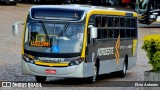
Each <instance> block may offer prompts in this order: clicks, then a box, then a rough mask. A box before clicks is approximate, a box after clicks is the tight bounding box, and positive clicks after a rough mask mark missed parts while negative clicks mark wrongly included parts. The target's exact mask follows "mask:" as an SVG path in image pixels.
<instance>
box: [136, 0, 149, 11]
mask: <svg viewBox="0 0 160 90" xmlns="http://www.w3.org/2000/svg"><path fill="white" fill-rule="evenodd" d="M148 4H149V0H137V1H136V12H137V13H139V14H144V13H146V12H147V8H148Z"/></svg>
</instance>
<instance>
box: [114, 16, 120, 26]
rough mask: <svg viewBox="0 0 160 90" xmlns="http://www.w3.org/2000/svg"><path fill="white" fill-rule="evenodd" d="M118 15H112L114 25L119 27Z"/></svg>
mask: <svg viewBox="0 0 160 90" xmlns="http://www.w3.org/2000/svg"><path fill="white" fill-rule="evenodd" d="M119 26H120V25H119V17H114V27H119Z"/></svg>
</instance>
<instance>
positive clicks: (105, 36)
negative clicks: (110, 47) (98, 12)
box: [102, 29, 108, 39]
mask: <svg viewBox="0 0 160 90" xmlns="http://www.w3.org/2000/svg"><path fill="white" fill-rule="evenodd" d="M107 31H108V30H107V29H102V36H103V39H105V38H107Z"/></svg>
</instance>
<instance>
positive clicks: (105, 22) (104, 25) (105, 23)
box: [102, 17, 107, 28]
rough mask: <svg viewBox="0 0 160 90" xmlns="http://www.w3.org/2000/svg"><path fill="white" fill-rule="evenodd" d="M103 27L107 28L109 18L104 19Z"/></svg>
mask: <svg viewBox="0 0 160 90" xmlns="http://www.w3.org/2000/svg"><path fill="white" fill-rule="evenodd" d="M102 27H105V28H107V17H102Z"/></svg>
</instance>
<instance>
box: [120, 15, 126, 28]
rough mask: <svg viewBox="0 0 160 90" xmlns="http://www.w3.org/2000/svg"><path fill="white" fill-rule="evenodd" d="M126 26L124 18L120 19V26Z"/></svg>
mask: <svg viewBox="0 0 160 90" xmlns="http://www.w3.org/2000/svg"><path fill="white" fill-rule="evenodd" d="M124 25H125V24H124V18H123V17H121V18H120V26H121V27H124Z"/></svg>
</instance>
